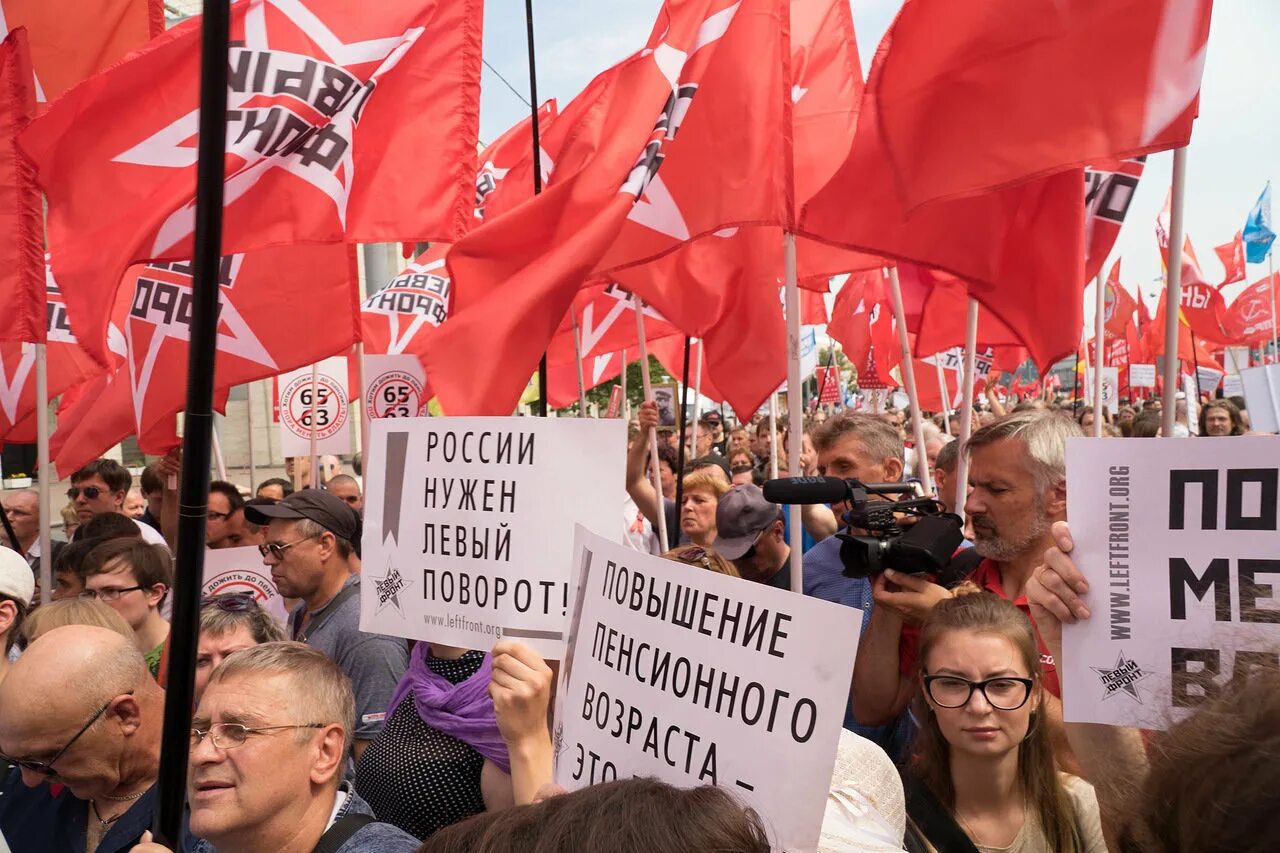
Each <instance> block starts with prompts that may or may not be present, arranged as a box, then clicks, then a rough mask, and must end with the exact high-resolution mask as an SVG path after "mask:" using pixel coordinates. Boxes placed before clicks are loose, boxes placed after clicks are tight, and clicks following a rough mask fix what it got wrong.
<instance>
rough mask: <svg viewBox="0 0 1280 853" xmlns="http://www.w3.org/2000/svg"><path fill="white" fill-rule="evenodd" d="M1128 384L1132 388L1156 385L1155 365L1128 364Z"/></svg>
mask: <svg viewBox="0 0 1280 853" xmlns="http://www.w3.org/2000/svg"><path fill="white" fill-rule="evenodd" d="M1129 385H1130V387H1132V388H1154V387H1156V366H1155V365H1154V364H1131V365H1129Z"/></svg>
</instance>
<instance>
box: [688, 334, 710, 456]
mask: <svg viewBox="0 0 1280 853" xmlns="http://www.w3.org/2000/svg"><path fill="white" fill-rule="evenodd" d="M703 346H704V343H703V341H702V338H698V359H697V363H696V366H695V367H694V369H693V438H692V439H690V442H691V443H692V444H693V455H694V456H697V455H698V418H700V417H701V416H702V348H703ZM713 450H714V448H713Z"/></svg>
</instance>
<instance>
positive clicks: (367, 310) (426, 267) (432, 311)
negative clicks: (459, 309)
mask: <svg viewBox="0 0 1280 853" xmlns="http://www.w3.org/2000/svg"><path fill="white" fill-rule="evenodd" d="M449 248H450V246H449V244H448V243H432V244H431V247H430V248H429V249H427V251H425V252H423V253H422V254H421V255H419V256H418V257H417V258H416V259H415V260H414V261H413V263H411V264H409V265H408V266H406V267H405V268H404V269H403V270H401V271H400V274H399V275H397V276H396V277H395V278H393V279H391V281H389V282H387V283H386V284H384V285H382V287H380V288H379V289H378V291H377V293H374V294H373V295H372V296H370V297H369V298H368V299H366V300H365V301H364V304H363V305H361V307H360V326H361V330H362V338H363V340H364V351H365V354H366V355H397V354H400V353H408V354H410V355H416V356H418V358H419V359H421V358H422V356H423V353H424V352H426V347H427V340H428V336H427V334H426V332H427V331H428V330H429V329H434V328H436V327H437V326H439V325H440V324H441V323H443V322H444V321H445V318H446V317H448V316H449V291H450V284H449V271H448V270H447V269H446V268H445V262H444V259H445V255H447V254H448V252H449Z"/></svg>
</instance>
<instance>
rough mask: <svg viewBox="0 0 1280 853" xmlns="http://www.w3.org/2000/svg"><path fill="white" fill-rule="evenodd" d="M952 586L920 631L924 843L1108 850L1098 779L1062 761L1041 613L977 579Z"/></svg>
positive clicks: (916, 795)
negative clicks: (1052, 737) (1049, 709)
mask: <svg viewBox="0 0 1280 853" xmlns="http://www.w3.org/2000/svg"><path fill="white" fill-rule="evenodd" d="M971 590H972V591H971ZM954 594H955V595H956V597H955V598H950V599H946V600H944V601H942V602H940V603H939V604H938V605H937V606H936V607H935V608H934V609H933V613H932V615H930V617H929V618H928V620H927V621H926V622H925V623H924V626H923V628H922V629H921V634H920V655H919V660H920V687H921V693H922V702H921V705H920V706H918V707H922V711H921V713H918V714H917V718H918V721H919V724H920V731H919V733H918V734H917V736H916V742H915V750H914V755H913V757H912V761H911V764H910V767H909V769H908V772H907V782H906V788H907V815H908V817H909V819H910V830H909V833H908V834H909V836H912V835H913V836H914V840H915V842H916V843H917V844H918V847H917V848H916V849H921V850H926V851H940V853H956V852H957V851H959V853H964V851H969V853H973V851H981V853H996V852H997V851H999V853H1050V851H1052V853H1106V849H1107V847H1106V843H1105V842H1104V840H1103V835H1102V825H1101V821H1100V820H1099V816H1098V801H1097V797H1096V796H1095V795H1094V792H1093V788H1092V786H1090V785H1089V784H1088V783H1087V782H1085V781H1084V780H1082V779H1079V778H1077V777H1074V776H1069V775H1067V774H1065V773H1059V772H1058V771H1057V769H1056V768H1055V766H1054V762H1053V748H1052V746H1051V744H1050V741H1049V731H1048V728H1047V727H1046V726H1045V725H1044V722H1043V720H1042V719H1041V716H1042V713H1043V711H1042V709H1041V705H1042V702H1043V697H1044V685H1043V681H1042V676H1041V671H1040V653H1039V651H1038V647H1037V645H1036V638H1035V634H1034V632H1033V629H1032V627H1031V622H1030V621H1029V620H1028V619H1027V617H1026V616H1024V615H1023V614H1022V612H1021V611H1020V610H1018V608H1017V607H1015V606H1014V605H1013V604H1011V603H1010V602H1008V601H1006V600H1004V599H1002V598H1000V597H998V596H996V595H993V594H991V593H987V592H978V591H976V587H972V585H967V584H966V585H962V586H961V587H958V588H957V589H956V590H954Z"/></svg>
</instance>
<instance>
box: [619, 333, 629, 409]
mask: <svg viewBox="0 0 1280 853" xmlns="http://www.w3.org/2000/svg"><path fill="white" fill-rule="evenodd" d="M620 357H621V358H622V409H621V414H622V419H623V420H624V421H627V422H628V423H630V421H631V403H630V402H628V400H627V351H626V349H623V350H622V355H621V356H620Z"/></svg>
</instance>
